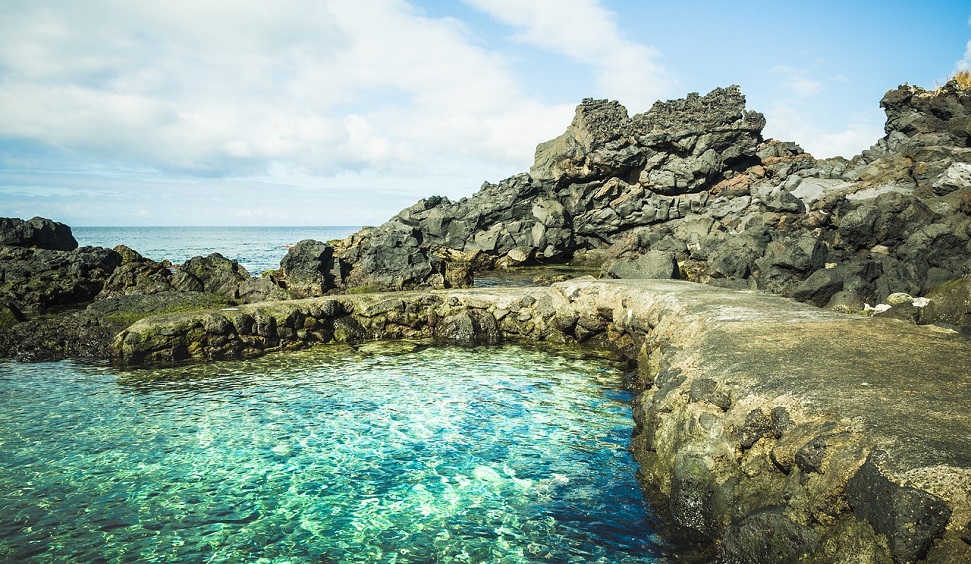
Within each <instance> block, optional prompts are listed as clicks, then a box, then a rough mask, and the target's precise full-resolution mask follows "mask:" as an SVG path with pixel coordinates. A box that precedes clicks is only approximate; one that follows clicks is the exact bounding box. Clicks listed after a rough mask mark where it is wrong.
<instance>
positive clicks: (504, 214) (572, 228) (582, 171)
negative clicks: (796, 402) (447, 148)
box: [336, 82, 971, 321]
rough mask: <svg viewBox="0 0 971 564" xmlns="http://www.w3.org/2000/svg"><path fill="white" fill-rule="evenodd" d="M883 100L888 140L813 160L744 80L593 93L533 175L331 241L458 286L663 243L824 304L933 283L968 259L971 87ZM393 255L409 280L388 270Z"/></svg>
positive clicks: (386, 282)
mask: <svg viewBox="0 0 971 564" xmlns="http://www.w3.org/2000/svg"><path fill="white" fill-rule="evenodd" d="M882 105H883V107H884V109H885V110H886V112H887V125H886V128H885V130H886V136H885V137H884V138H882V139H880V140H878V141H877V142H876V144H874V146H873V147H872V148H871V149H869V150H867V151H864V152H863V153H862V154H860V155H857V156H855V157H853V158H852V159H850V160H847V159H844V158H841V157H838V158H833V159H825V160H817V159H815V158H813V157H812V155H808V154H806V153H805V152H803V150H802V149H801V148H800V147H799V146H798V145H796V144H795V143H791V142H783V141H778V140H771V139H770V140H763V139H762V136H761V131H762V127H763V126H764V124H765V120H764V118H763V116H762V115H761V114H759V113H757V112H754V111H751V110H747V109H746V108H745V99H744V97H743V96H742V94H741V91H740V90H739V89H738V87H734V86H733V87H729V88H718V89H715V90H713V91H712V92H710V93H709V94H707V95H704V96H701V95H698V94H689V95H688V96H687V97H685V98H683V99H679V100H670V101H666V102H657V103H656V104H654V106H653V107H652V108H651V109H650V110H648V111H647V112H644V113H642V114H637V115H634V116H633V117H628V112H627V110H626V108H624V107H623V106H622V105H620V104H619V103H618V102H614V101H606V100H591V99H587V100H584V101H583V102H582V103H581V104H580V105H579V106H578V108H577V112H576V115H575V117H574V120H573V122H572V123H571V124H570V125H569V127H567V130H566V132H565V133H564V134H563V135H561V136H559V137H557V138H555V139H553V140H550V141H548V142H545V143H542V144H540V145H539V147H538V148H537V151H536V158H535V162H534V165H533V167H532V168H531V169H530V173H529V174H520V175H516V176H513V177H510V178H508V179H506V180H503V181H501V182H499V183H498V184H489V183H487V184H485V185H483V187H482V188H481V189H480V190H479V192H477V193H476V194H474V195H472V196H471V197H469V198H464V199H462V200H460V201H458V202H451V201H449V200H448V199H446V198H440V197H431V198H427V199H425V200H422V201H421V202H419V203H418V204H416V205H415V206H412V207H410V208H408V209H406V210H403V211H402V212H401V213H400V214H398V215H397V216H395V217H394V218H392V219H391V220H390V221H389V222H388V223H386V224H385V225H382V226H381V227H379V228H375V229H373V230H372V231H370V232H363V233H362V234H359V235H356V236H355V237H352V238H349V239H348V240H347V241H345V242H344V243H342V244H341V245H338V249H337V253H336V255H337V256H338V257H339V259H340V260H341V261H342V265H343V266H342V269H343V270H342V271H346V272H349V273H350V275H351V277H352V278H357V279H358V280H360V281H361V282H360V284H362V285H366V284H367V283H368V281H369V280H377V282H378V283H376V284H374V285H375V286H376V287H380V288H385V287H386V288H399V287H400V288H420V287H441V286H443V285H445V284H448V285H450V286H452V287H461V286H463V285H464V284H467V283H468V281H469V280H470V278H468V277H467V276H465V273H467V272H468V269H470V268H471V269H473V270H479V271H481V270H487V269H493V268H501V267H506V266H516V265H523V264H526V265H529V264H549V263H566V262H572V263H573V264H586V265H594V266H602V265H604V264H609V263H610V262H612V261H621V262H620V263H621V264H622V263H623V261H629V260H634V259H637V257H641V256H644V255H646V254H648V253H651V252H661V253H671V254H673V255H674V257H675V260H676V261H677V264H678V266H679V271H680V274H681V275H682V276H683V277H685V278H686V279H688V280H691V281H695V282H702V283H706V284H713V285H717V286H724V287H730V288H738V289H743V288H750V289H758V290H762V291H766V292H771V293H778V294H782V295H786V296H792V297H796V298H797V299H800V300H804V301H807V302H809V303H812V304H815V305H818V306H824V307H829V308H843V309H852V310H862V309H864V306H865V304H870V305H875V304H878V303H881V302H882V301H883V300H884V299H885V298H886V296H888V295H890V294H892V293H895V292H906V293H909V294H911V295H914V296H923V295H926V294H927V293H928V292H929V291H931V290H932V289H933V288H934V287H936V286H938V285H940V284H942V283H945V282H948V281H951V280H955V279H957V278H960V277H962V276H965V275H967V274H969V273H971V185H969V182H968V171H969V170H971V168H969V167H971V145H969V139H971V135H969V132H968V128H969V126H968V124H969V123H971V90H965V89H962V88H961V87H960V86H958V85H957V83H956V82H949V83H948V84H947V85H945V86H944V87H942V88H940V89H938V90H936V91H933V92H928V91H924V90H922V89H919V88H915V87H911V86H902V87H900V88H897V89H894V90H891V91H890V92H888V93H887V94H886V96H885V97H884V99H883V101H882ZM379 241H383V242H381V243H379ZM409 257H414V258H413V259H412V260H414V264H412V263H411V262H409ZM438 261H442V262H441V263H439V262H438ZM452 265H455V268H454V270H453V272H455V273H457V274H455V275H454V276H452V275H450V267H451V266H452ZM395 268H397V269H399V272H402V273H403V274H404V275H403V277H404V280H396V279H394V275H392V274H389V273H388V272H386V270H387V269H395ZM824 268H825V271H824V270H823V269H824ZM389 277H390V278H391V279H389ZM443 280H444V282H443ZM918 321H919V319H918Z"/></svg>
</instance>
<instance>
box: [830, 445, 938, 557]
mask: <svg viewBox="0 0 971 564" xmlns="http://www.w3.org/2000/svg"><path fill="white" fill-rule="evenodd" d="M846 497H847V499H848V500H849V503H850V506H851V507H852V508H853V513H854V514H856V515H857V516H858V517H859V518H861V519H865V520H866V521H867V522H869V523H870V525H872V526H873V530H874V531H876V532H877V533H879V534H882V535H885V536H886V537H887V541H888V542H889V545H890V554H891V555H892V556H893V558H894V560H895V561H896V562H915V561H917V560H921V559H922V558H924V556H926V555H927V550H928V549H929V548H930V547H931V544H932V543H933V542H934V540H935V539H937V538H939V537H940V536H941V535H942V534H943V533H944V528H945V527H946V526H947V523H948V520H949V519H950V517H951V510H950V509H948V507H947V504H946V503H945V502H944V501H943V500H941V499H940V498H938V497H936V496H934V495H933V494H930V493H928V492H925V491H921V490H916V489H914V488H909V487H906V486H901V485H898V484H896V483H894V482H892V481H890V480H889V479H888V478H887V477H886V476H884V475H883V473H882V472H881V471H880V469H879V468H878V467H877V464H876V463H875V461H874V455H873V454H871V455H870V458H869V459H867V461H866V463H865V464H864V465H863V466H862V467H861V468H860V470H859V471H858V472H857V473H856V475H854V476H853V478H851V479H850V481H849V482H847V484H846Z"/></svg>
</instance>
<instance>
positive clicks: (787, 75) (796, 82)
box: [770, 65, 823, 98]
mask: <svg viewBox="0 0 971 564" xmlns="http://www.w3.org/2000/svg"><path fill="white" fill-rule="evenodd" d="M770 72H772V73H773V74H774V75H776V76H779V77H781V79H782V83H781V86H782V87H783V88H785V89H786V90H787V91H788V92H789V94H791V95H793V96H795V97H797V98H810V97H812V96H815V95H816V94H819V93H820V92H822V91H823V84H822V83H821V82H820V81H818V80H815V79H813V78H811V77H810V75H809V71H808V70H806V69H797V68H793V67H790V66H786V65H777V66H774V67H772V69H770Z"/></svg>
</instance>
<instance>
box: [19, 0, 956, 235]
mask: <svg viewBox="0 0 971 564" xmlns="http://www.w3.org/2000/svg"><path fill="white" fill-rule="evenodd" d="M969 66H971V5H969V4H968V3H967V2H966V1H964V2H957V1H955V2H947V1H937V2H933V3H931V2H925V3H917V2H893V1H882V2H849V1H846V0H844V1H842V2H830V1H817V2H812V3H801V4H793V3H786V2H778V1H772V2H762V1H739V2H724V1H685V2H654V1H648V0H644V1H634V0H631V1H620V0H599V1H598V0H533V1H529V0H461V1H460V0H453V1H445V0H426V1H419V0H411V1H406V0H278V1H275V2H272V3H271V2H262V1H255V0H232V1H230V0H209V1H199V0H169V1H167V2H114V1H109V0H88V1H85V2H71V1H68V0H59V1H54V0H48V1H44V0H39V1H38V0H4V2H2V3H0V217H9V216H13V217H24V218H26V217H32V216H35V215H40V216H45V217H50V218H53V219H56V220H58V221H62V222H64V223H67V224H69V225H76V226H82V225H85V226H87V225H355V226H356V225H375V224H380V223H382V222H384V221H386V220H387V219H388V218H390V217H391V216H392V215H394V214H395V213H396V212H398V211H399V210H400V209H402V208H404V207H406V206H408V205H411V204H412V203H414V202H415V201H417V200H418V199H420V198H422V197H425V196H429V195H432V194H440V195H446V196H448V197H450V198H453V199H457V198H461V197H464V196H469V195H471V194H473V193H474V192H475V191H476V190H477V189H478V187H479V186H480V185H481V184H482V182H483V181H490V182H497V181H499V180H501V179H503V178H505V177H508V176H511V175H513V174H516V173H518V172H523V171H527V170H528V169H529V166H530V165H531V164H532V159H533V152H534V149H535V146H536V144H537V143H539V142H542V141H544V140H547V139H550V138H552V137H555V136H557V135H559V134H560V133H562V132H563V130H564V129H565V128H566V126H567V125H568V124H569V122H570V120H571V119H572V116H573V112H574V109H575V107H576V104H577V103H579V102H580V100H581V99H582V98H585V97H595V98H610V99H616V100H619V101H620V102H621V103H622V104H624V105H625V106H626V107H627V109H628V111H629V113H630V114H631V115H633V114H636V113H640V112H644V111H646V110H648V109H649V108H650V106H651V104H652V103H653V102H654V101H655V100H658V99H664V100H667V99H673V98H680V97H683V96H684V95H686V94H687V93H689V92H700V93H702V94H704V93H706V92H708V91H710V90H711V89H713V88H716V87H718V86H728V85H730V84H738V85H740V86H741V88H742V91H743V93H745V95H746V97H747V100H748V107H749V108H750V109H754V110H757V111H760V112H762V113H764V114H765V115H766V118H767V121H768V124H767V126H766V129H765V131H764V134H765V136H766V137H772V138H776V139H784V140H790V141H796V142H797V143H799V144H800V145H802V146H803V148H804V149H806V150H807V151H809V152H811V153H813V154H814V155H815V156H817V157H829V156H834V155H843V156H846V157H850V156H852V155H854V154H857V153H859V152H860V151H861V150H863V149H865V148H867V147H869V146H870V145H872V144H873V143H874V142H875V141H876V140H877V139H878V138H879V137H880V136H882V135H883V122H884V114H883V112H882V111H881V110H880V108H879V101H880V98H881V97H882V96H883V94H884V93H885V92H886V91H887V90H888V89H891V88H894V87H896V86H898V85H900V84H903V83H910V84H916V85H918V86H923V87H925V88H933V87H934V86H936V85H939V84H941V83H943V82H944V81H945V80H946V79H947V78H948V76H950V75H952V74H953V73H954V72H956V71H957V70H960V69H966V68H969Z"/></svg>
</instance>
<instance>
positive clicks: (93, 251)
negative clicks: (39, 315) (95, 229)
mask: <svg viewBox="0 0 971 564" xmlns="http://www.w3.org/2000/svg"><path fill="white" fill-rule="evenodd" d="M120 264H121V256H120V255H118V253H116V252H114V251H111V250H108V249H102V248H98V247H82V248H80V249H75V250H73V251H55V250H49V249H38V248H30V249H27V248H22V247H0V299H4V300H6V301H9V302H11V303H13V304H15V305H17V306H18V307H20V308H22V309H25V310H27V309H44V308H51V307H57V306H63V305H71V304H77V303H82V302H86V301H91V300H93V299H94V298H95V296H97V295H98V294H99V293H100V292H101V290H102V288H103V287H104V284H105V281H106V280H107V279H108V277H109V276H111V273H112V272H114V270H115V268H117V267H118V266H119V265H120Z"/></svg>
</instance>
